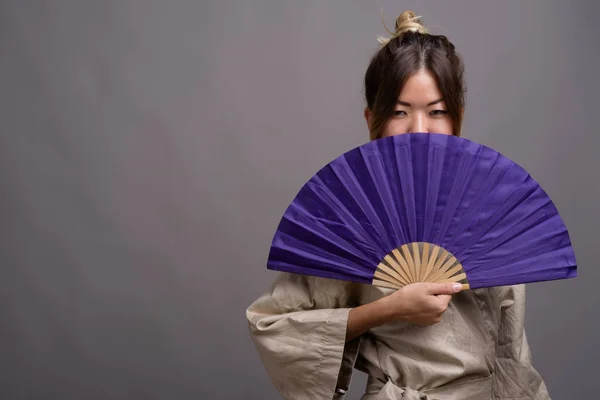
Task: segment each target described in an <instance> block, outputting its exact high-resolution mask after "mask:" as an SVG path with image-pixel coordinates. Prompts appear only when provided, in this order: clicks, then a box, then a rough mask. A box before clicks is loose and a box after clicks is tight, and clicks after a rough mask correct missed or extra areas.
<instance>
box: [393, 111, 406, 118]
mask: <svg viewBox="0 0 600 400" xmlns="http://www.w3.org/2000/svg"><path fill="white" fill-rule="evenodd" d="M394 115H395V116H397V117H404V116H405V115H406V111H403V110H396V111H394Z"/></svg>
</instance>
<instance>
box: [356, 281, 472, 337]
mask: <svg viewBox="0 0 600 400" xmlns="http://www.w3.org/2000/svg"><path fill="white" fill-rule="evenodd" d="M461 289H462V287H461V285H460V284H452V283H425V282H423V283H414V284H411V285H408V286H405V287H403V288H402V289H399V290H397V291H396V292H394V293H392V294H390V295H389V296H385V297H382V298H381V299H379V300H376V301H374V302H372V303H369V304H364V305H362V306H359V307H356V308H352V309H351V310H350V313H349V315H348V327H347V329H346V342H348V341H350V340H352V339H354V338H356V337H357V336H360V335H362V334H363V333H365V332H366V331H368V330H369V329H372V328H375V327H377V326H380V325H383V324H385V323H387V322H390V321H394V320H405V321H409V322H412V323H414V324H417V325H423V326H425V325H431V324H434V323H437V322H439V321H440V319H441V317H442V314H443V313H444V311H446V308H447V307H448V303H449V302H450V299H451V298H452V296H451V295H452V294H454V293H457V292H459V291H460V290H461Z"/></svg>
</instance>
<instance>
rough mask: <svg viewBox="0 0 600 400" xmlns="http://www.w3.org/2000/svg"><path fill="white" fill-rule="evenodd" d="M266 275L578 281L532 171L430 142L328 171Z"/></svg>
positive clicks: (385, 146) (386, 148)
mask: <svg viewBox="0 0 600 400" xmlns="http://www.w3.org/2000/svg"><path fill="white" fill-rule="evenodd" d="M267 268H268V269H271V270H278V271H286V272H292V273H299V274H304V275H313V276H320V277H326V278H334V279H341V280H347V281H353V282H360V283H367V284H373V285H378V286H383V287H389V288H400V287H402V286H405V285H408V284H410V283H414V282H460V283H462V284H463V287H464V288H465V289H469V288H473V289H474V288H481V287H491V286H503V285H513V284H521V283H528V282H537V281H550V280H555V279H567V278H573V277H576V276H577V264H576V260H575V254H574V252H573V248H572V247H571V241H570V238H569V233H568V231H567V228H566V227H565V224H564V222H563V220H562V219H561V217H560V215H559V213H558V210H557V209H556V207H555V206H554V204H553V203H552V201H551V200H550V198H549V197H548V195H547V194H546V193H545V192H544V190H543V189H542V188H541V187H540V186H539V184H538V183H537V182H536V181H535V180H533V178H531V176H530V175H529V174H528V173H527V171H525V170H524V169H523V168H521V167H520V166H519V165H517V164H515V163H514V162H513V161H511V160H509V159H508V158H506V157H504V156H502V155H501V154H500V153H498V152H497V151H495V150H492V149H490V148H488V147H485V146H483V145H480V144H477V143H474V142H472V141H470V140H467V139H464V138H460V137H455V136H448V135H441V134H426V133H410V134H403V135H396V136H392V137H388V138H383V139H378V140H374V141H371V142H369V143H367V144H365V145H363V146H360V147H358V148H355V149H353V150H351V151H349V152H347V153H345V154H343V155H342V156H340V157H338V158H337V159H335V160H334V161H332V162H331V163H329V164H328V165H326V166H325V167H324V168H322V169H321V170H319V171H318V172H317V173H316V174H315V175H314V176H313V177H312V178H311V179H310V180H309V181H308V182H307V183H306V184H305V185H304V186H303V187H302V188H301V189H300V191H299V193H298V194H297V196H296V197H295V198H294V200H293V201H292V203H291V205H290V206H289V207H288V208H287V210H286V211H285V214H284V215H283V218H282V219H281V222H280V223H279V226H278V228H277V231H276V232H275V235H274V238H273V242H272V245H271V249H270V253H269V258H268V261H267Z"/></svg>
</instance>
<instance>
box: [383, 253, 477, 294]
mask: <svg viewBox="0 0 600 400" xmlns="http://www.w3.org/2000/svg"><path fill="white" fill-rule="evenodd" d="M417 282H442V283H445V282H459V283H461V284H462V285H463V289H469V282H468V279H467V274H466V273H465V270H464V269H463V267H462V265H461V264H460V262H459V261H458V260H457V259H456V257H454V256H453V255H452V254H450V253H449V252H448V251H446V250H445V249H443V248H442V247H440V246H437V245H435V244H432V243H427V242H413V243H409V244H404V245H402V246H400V247H397V248H395V249H393V250H392V251H391V252H390V253H388V254H387V255H386V256H385V257H384V258H383V260H382V261H381V262H380V263H379V265H378V267H377V270H376V271H375V274H374V279H373V281H372V284H373V285H376V286H381V287H386V288H391V289H400V288H402V287H403V286H406V285H410V284H411V283H417Z"/></svg>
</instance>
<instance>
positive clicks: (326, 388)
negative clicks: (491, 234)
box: [247, 11, 550, 400]
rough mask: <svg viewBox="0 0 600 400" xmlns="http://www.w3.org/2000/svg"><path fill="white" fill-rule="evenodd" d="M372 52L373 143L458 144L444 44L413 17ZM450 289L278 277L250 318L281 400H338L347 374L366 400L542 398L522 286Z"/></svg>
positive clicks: (452, 78) (453, 64) (457, 74)
mask: <svg viewBox="0 0 600 400" xmlns="http://www.w3.org/2000/svg"><path fill="white" fill-rule="evenodd" d="M380 41H381V42H382V44H383V46H382V47H381V48H380V49H379V50H378V51H377V52H376V54H375V55H374V56H373V59H372V60H371V63H370V65H369V67H368V69H367V72H366V76H365V92H366V100H367V107H366V108H365V111H364V115H365V119H366V122H367V125H368V127H369V131H370V136H371V139H372V140H375V139H379V138H382V137H386V136H391V135H400V134H404V133H408V132H435V133H443V134H447V135H460V132H461V122H462V117H463V110H464V88H463V87H464V85H463V66H462V63H461V60H460V58H459V56H458V55H457V53H456V52H455V49H454V46H453V45H452V43H450V42H449V41H448V40H447V38H446V37H444V36H438V35H432V34H429V33H427V31H426V29H425V28H424V27H423V26H422V25H421V23H420V21H419V20H418V19H417V18H416V17H415V15H414V13H412V12H410V11H407V12H404V13H403V14H401V15H400V16H399V17H398V19H397V20H396V32H395V33H394V34H393V35H392V36H391V38H389V39H385V40H380ZM458 286H459V287H457V288H455V287H454V286H453V285H452V284H431V283H417V284H412V285H409V286H406V287H404V288H402V289H400V290H391V289H383V288H379V287H375V286H372V285H365V284H354V283H350V282H345V281H339V280H333V279H325V278H318V277H310V276H303V275H297V274H289V273H280V274H279V275H278V276H277V278H276V280H275V282H274V284H273V285H272V287H271V289H270V291H269V292H268V293H265V294H264V295H263V296H261V297H260V298H259V299H257V300H256V301H255V302H254V303H253V304H252V305H250V307H249V308H248V310H247V318H248V321H249V326H250V332H251V336H252V338H253V340H254V343H255V344H256V347H257V349H258V352H259V354H260V357H261V360H262V362H263V364H264V365H265V368H266V369H267V372H268V374H269V376H270V377H271V380H272V382H273V383H274V384H275V386H276V387H277V389H278V390H279V391H280V393H281V394H282V395H283V396H284V397H285V398H286V399H294V400H300V399H332V398H333V399H342V398H343V397H344V393H345V392H346V390H347V389H348V386H349V384H350V378H351V375H352V369H353V368H356V369H358V370H361V371H364V372H365V373H366V374H368V382H367V388H366V392H365V394H364V395H363V397H362V399H363V400H375V399H457V400H458V399H460V400H482V399H549V398H550V396H549V395H548V392H547V389H546V386H545V384H544V382H543V380H542V378H541V377H540V375H539V374H538V372H537V371H536V370H535V369H534V367H533V366H532V364H531V357H530V349H529V346H528V342H527V338H526V335H525V330H524V311H525V288H524V286H523V285H519V286H508V287H496V288H489V289H476V290H468V291H461V288H460V285H458Z"/></svg>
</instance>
